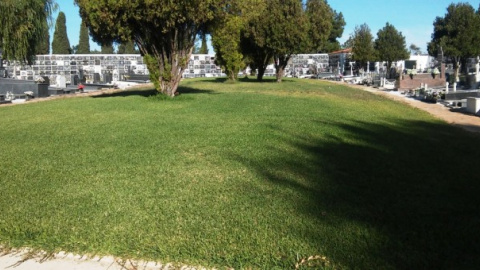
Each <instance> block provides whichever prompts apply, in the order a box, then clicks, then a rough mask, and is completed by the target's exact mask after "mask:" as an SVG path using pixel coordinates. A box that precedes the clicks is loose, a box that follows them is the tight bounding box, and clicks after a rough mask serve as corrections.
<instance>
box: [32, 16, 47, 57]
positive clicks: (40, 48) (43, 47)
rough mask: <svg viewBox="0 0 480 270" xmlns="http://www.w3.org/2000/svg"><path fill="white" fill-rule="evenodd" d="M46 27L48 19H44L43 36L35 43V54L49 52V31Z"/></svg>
mask: <svg viewBox="0 0 480 270" xmlns="http://www.w3.org/2000/svg"><path fill="white" fill-rule="evenodd" d="M49 30H50V29H49V27H48V20H45V26H44V29H43V37H42V39H41V40H40V42H39V43H38V45H37V48H36V50H35V54H50V31H49Z"/></svg>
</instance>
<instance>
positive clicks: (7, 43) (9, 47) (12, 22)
mask: <svg viewBox="0 0 480 270" xmlns="http://www.w3.org/2000/svg"><path fill="white" fill-rule="evenodd" d="M56 7H57V5H56V3H55V1H54V0H29V1H24V0H22V1H19V0H1V1H0V47H2V49H3V53H2V55H3V58H4V59H8V60H20V61H26V62H29V63H31V62H32V60H33V56H35V54H36V51H37V50H38V49H39V44H40V43H42V41H44V40H45V30H46V28H48V23H45V22H46V21H47V20H51V15H52V12H53V11H54V10H55V9H56Z"/></svg>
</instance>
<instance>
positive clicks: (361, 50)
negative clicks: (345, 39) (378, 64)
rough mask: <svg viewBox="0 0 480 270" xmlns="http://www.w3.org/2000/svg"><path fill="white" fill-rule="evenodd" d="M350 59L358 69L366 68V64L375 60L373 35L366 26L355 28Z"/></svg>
mask: <svg viewBox="0 0 480 270" xmlns="http://www.w3.org/2000/svg"><path fill="white" fill-rule="evenodd" d="M352 43H353V47H352V59H353V60H354V61H355V62H356V63H355V64H356V66H357V67H359V68H366V66H367V62H369V61H375V60H376V59H377V56H376V51H375V48H374V44H373V35H372V32H371V31H370V27H368V25H367V24H362V25H360V26H356V27H355V30H354V33H353V36H352Z"/></svg>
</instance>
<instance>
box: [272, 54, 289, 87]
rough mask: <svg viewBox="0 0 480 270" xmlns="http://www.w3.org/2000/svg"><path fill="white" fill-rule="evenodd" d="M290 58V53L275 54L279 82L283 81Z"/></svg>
mask: <svg viewBox="0 0 480 270" xmlns="http://www.w3.org/2000/svg"><path fill="white" fill-rule="evenodd" d="M288 60H290V55H281V56H275V75H276V77H277V82H278V83H280V82H282V78H283V75H284V71H285V67H287V64H288Z"/></svg>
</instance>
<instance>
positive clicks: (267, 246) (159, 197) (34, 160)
mask: <svg viewBox="0 0 480 270" xmlns="http://www.w3.org/2000/svg"><path fill="white" fill-rule="evenodd" d="M179 91H180V92H181V93H182V94H181V95H180V96H178V97H177V98H175V99H173V100H169V99H167V100H165V99H161V98H158V97H156V96H152V91H149V90H142V91H140V90H135V91H126V92H122V93H119V94H111V95H104V96H101V97H79V98H71V99H60V100H52V101H46V102H40V103H32V104H25V105H21V106H9V107H0V192H1V193H0V244H2V245H3V246H5V247H25V246H28V247H33V248H36V249H43V250H47V251H60V250H63V251H70V252H75V253H81V254H97V255H105V254H111V255H114V256H121V257H123V258H136V259H146V260H155V261H157V260H158V261H162V262H175V263H181V264H191V265H203V266H207V267H217V268H220V269H222V268H225V267H234V268H236V269H243V268H254V269H275V268H278V269H292V268H295V264H296V263H297V262H299V261H300V260H301V259H302V258H307V257H309V256H315V255H318V256H320V257H322V259H318V257H316V258H317V259H313V260H311V261H310V262H309V264H307V263H305V264H303V265H300V266H301V267H302V268H304V269H307V268H308V269H310V268H312V269H313V268H323V267H325V268H326V269H331V268H340V269H349V268H356V269H473V268H477V267H478V266H479V265H480V256H479V255H478V254H479V253H480V230H479V228H480V209H479V208H480V182H479V181H478V179H479V178H480V177H479V176H480V166H479V165H478V164H479V161H480V160H479V157H480V137H479V136H478V135H475V134H471V133H468V132H466V131H463V130H461V129H458V128H455V127H452V126H449V125H447V124H445V123H444V122H442V121H439V120H436V119H434V118H432V117H431V116H430V115H428V114H427V113H425V112H422V111H419V110H417V109H414V108H411V107H408V106H406V105H403V104H400V103H396V102H394V101H391V100H388V99H385V98H382V97H380V96H376V95H372V94H370V93H368V92H364V91H361V90H355V89H351V88H348V87H346V86H343V85H337V84H331V83H327V82H320V81H315V80H292V79H286V80H285V82H283V83H281V84H277V83H274V82H273V80H271V81H267V82H264V83H256V82H254V81H253V80H251V81H249V80H242V81H241V82H239V83H235V84H228V83H223V80H220V79H193V80H184V81H183V82H182V84H181V86H180V90H179ZM432 106H436V105H432Z"/></svg>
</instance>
